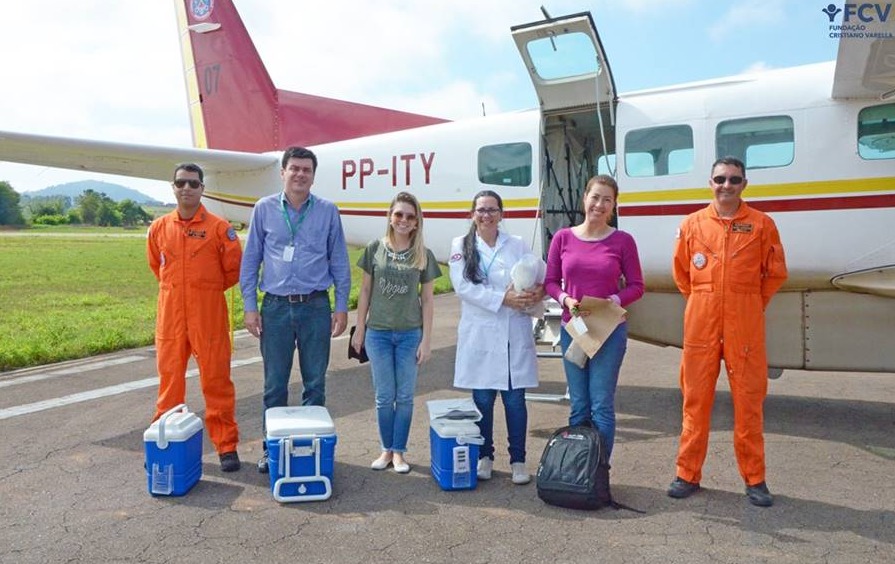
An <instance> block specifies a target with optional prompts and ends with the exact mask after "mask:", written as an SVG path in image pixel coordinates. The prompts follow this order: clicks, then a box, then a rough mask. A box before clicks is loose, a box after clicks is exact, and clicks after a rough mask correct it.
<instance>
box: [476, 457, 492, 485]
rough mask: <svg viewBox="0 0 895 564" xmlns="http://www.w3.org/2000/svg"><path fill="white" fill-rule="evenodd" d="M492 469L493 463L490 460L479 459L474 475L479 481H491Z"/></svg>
mask: <svg viewBox="0 0 895 564" xmlns="http://www.w3.org/2000/svg"><path fill="white" fill-rule="evenodd" d="M493 467H494V461H493V460H491V459H490V458H487V457H485V458H479V468H478V471H477V472H476V475H477V476H478V477H479V480H490V479H491V469H492V468H493Z"/></svg>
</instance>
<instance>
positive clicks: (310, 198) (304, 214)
mask: <svg viewBox="0 0 895 564" xmlns="http://www.w3.org/2000/svg"><path fill="white" fill-rule="evenodd" d="M280 202H281V203H282V204H283V208H282V209H281V210H280V211H282V212H283V219H285V220H286V225H288V226H289V233H291V234H292V244H291V245H290V246H292V247H294V246H295V234H296V233H297V232H298V228H299V227H301V224H302V222H304V220H305V217H307V216H308V212H309V211H310V210H311V206H313V205H314V197H313V196H312V195H311V194H308V201H307V205H306V206H304V208H305V209H304V210H302V211H301V213H299V214H298V222H297V223H296V224H295V225H292V220H291V219H290V218H289V211H288V205H289V204H287V203H286V196H285V195H284V196H283V198H282V199H281V200H280Z"/></svg>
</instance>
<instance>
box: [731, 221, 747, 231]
mask: <svg viewBox="0 0 895 564" xmlns="http://www.w3.org/2000/svg"><path fill="white" fill-rule="evenodd" d="M730 230H731V232H733V233H752V224H751V223H737V222H733V224H732V225H731V226H730Z"/></svg>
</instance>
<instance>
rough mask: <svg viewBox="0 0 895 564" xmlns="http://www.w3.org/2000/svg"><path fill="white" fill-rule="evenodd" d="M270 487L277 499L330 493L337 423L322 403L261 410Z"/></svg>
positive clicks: (310, 497)
mask: <svg viewBox="0 0 895 564" xmlns="http://www.w3.org/2000/svg"><path fill="white" fill-rule="evenodd" d="M264 426H265V429H266V432H267V435H266V437H265V440H266V442H267V457H268V470H269V473H270V491H271V493H273V497H274V499H276V500H277V501H279V502H284V503H285V502H293V501H320V500H324V499H329V497H330V496H331V495H332V493H333V484H332V481H333V464H334V462H335V451H336V427H335V425H334V424H333V420H332V417H330V415H329V411H328V410H327V409H326V408H325V407H321V406H316V405H307V406H289V407H272V408H270V409H268V410H267V411H266V412H265V414H264Z"/></svg>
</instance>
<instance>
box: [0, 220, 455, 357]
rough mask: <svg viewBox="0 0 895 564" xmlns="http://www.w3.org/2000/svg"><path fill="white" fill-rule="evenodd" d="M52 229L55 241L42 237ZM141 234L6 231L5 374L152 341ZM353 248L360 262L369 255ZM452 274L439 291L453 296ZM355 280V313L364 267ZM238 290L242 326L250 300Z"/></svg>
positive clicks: (1, 250) (149, 280)
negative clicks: (245, 300)
mask: <svg viewBox="0 0 895 564" xmlns="http://www.w3.org/2000/svg"><path fill="white" fill-rule="evenodd" d="M48 232H50V233H53V236H44V235H42V234H43V233H48ZM138 233H139V231H138V232H137V233H135V232H134V230H125V229H121V228H109V229H103V228H90V229H84V228H71V227H62V228H52V229H41V230H39V231H35V232H34V234H29V233H27V232H20V233H18V234H15V235H2V234H0V298H2V306H3V307H0V371H3V370H11V369H14V368H22V367H26V366H35V365H39V364H45V363H49V362H59V361H62V360H68V359H73V358H81V357H85V356H90V355H94V354H98V353H103V352H111V351H116V350H120V349H126V348H132V347H139V346H144V345H148V344H151V343H152V340H153V331H154V327H155V307H156V292H157V285H156V281H155V278H154V277H153V276H152V273H151V272H150V270H149V267H148V266H147V264H146V251H145V246H146V240H145V238H144V237H142V236H138V235H137V234H138ZM122 235H135V236H122ZM240 236H241V237H243V238H244V234H241V235H240ZM349 251H350V261H351V264H352V265H354V264H355V262H357V258H358V256H359V255H360V251H361V250H360V249H349ZM446 270H447V269H446V268H445V267H443V266H442V272H443V273H444V276H442V277H441V278H439V279H438V280H437V281H436V288H435V291H436V293H443V292H449V291H451V284H450V279H449V278H448V276H447V271H446ZM351 277H352V288H351V296H350V298H349V307H350V308H351V309H354V308H355V307H356V305H357V289H358V285H359V283H360V279H361V276H360V269H358V268H357V267H356V266H353V267H352V271H351ZM230 292H232V296H231V295H230ZM230 292H228V302H229V303H232V304H233V306H234V307H233V309H232V311H231V318H232V319H233V321H234V325H235V327H236V328H237V329H240V328H242V296H240V295H239V292H238V291H236V290H231V291H230Z"/></svg>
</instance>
